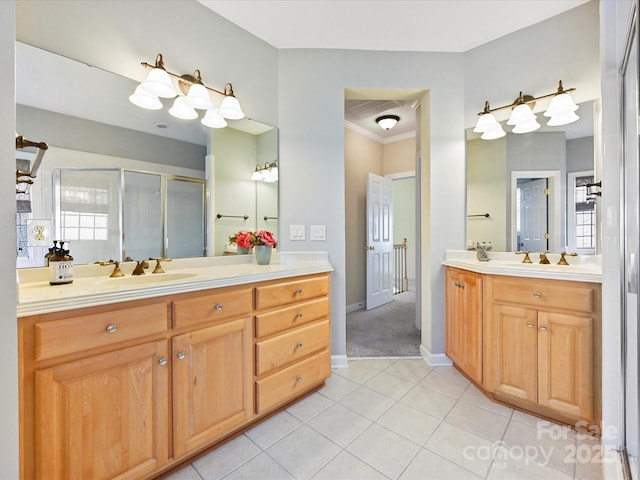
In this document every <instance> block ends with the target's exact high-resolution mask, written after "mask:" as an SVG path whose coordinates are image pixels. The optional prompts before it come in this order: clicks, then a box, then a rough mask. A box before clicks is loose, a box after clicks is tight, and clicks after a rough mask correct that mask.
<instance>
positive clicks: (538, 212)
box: [518, 178, 548, 252]
mask: <svg viewBox="0 0 640 480" xmlns="http://www.w3.org/2000/svg"><path fill="white" fill-rule="evenodd" d="M518 188H519V189H520V234H519V238H518V250H530V251H532V252H544V251H546V250H548V247H547V239H546V237H545V235H546V233H547V232H548V230H547V228H548V227H547V195H546V193H545V191H546V189H547V179H546V178H536V179H533V180H531V181H529V182H526V183H523V184H521V185H520V186H519V187H518Z"/></svg>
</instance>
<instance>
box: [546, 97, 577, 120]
mask: <svg viewBox="0 0 640 480" xmlns="http://www.w3.org/2000/svg"><path fill="white" fill-rule="evenodd" d="M576 110H578V105H576V104H575V102H574V101H573V99H572V98H571V95H569V94H568V93H560V94H558V95H556V96H555V97H553V98H552V99H551V101H550V102H549V107H548V108H547V111H546V112H544V116H545V117H555V116H557V115H565V114H567V113H569V112H575V111H576Z"/></svg>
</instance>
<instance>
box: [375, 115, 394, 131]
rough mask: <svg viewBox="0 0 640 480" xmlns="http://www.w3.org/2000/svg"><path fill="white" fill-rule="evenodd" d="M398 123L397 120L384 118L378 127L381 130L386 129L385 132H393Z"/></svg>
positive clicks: (379, 121)
mask: <svg viewBox="0 0 640 480" xmlns="http://www.w3.org/2000/svg"><path fill="white" fill-rule="evenodd" d="M396 123H398V121H397V120H396V119H395V118H383V119H382V120H378V125H380V128H384V129H385V130H391V129H392V128H393V127H395V126H396Z"/></svg>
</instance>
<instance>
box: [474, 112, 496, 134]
mask: <svg viewBox="0 0 640 480" xmlns="http://www.w3.org/2000/svg"><path fill="white" fill-rule="evenodd" d="M496 125H499V124H498V121H497V120H496V117H494V116H493V115H492V114H490V113H484V114H482V115H480V117H479V118H478V122H477V123H476V128H474V129H473V131H474V132H476V133H484V132H486V131H487V130H489V128H491V127H495V126H496Z"/></svg>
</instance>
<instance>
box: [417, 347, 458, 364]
mask: <svg viewBox="0 0 640 480" xmlns="http://www.w3.org/2000/svg"><path fill="white" fill-rule="evenodd" d="M420 355H422V358H423V359H424V361H425V362H427V364H428V365H429V366H431V367H450V366H452V365H453V362H452V361H451V359H450V358H449V357H447V356H446V355H445V354H444V353H431V352H430V351H429V350H427V349H426V348H425V346H424V345H420Z"/></svg>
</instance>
